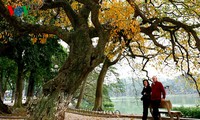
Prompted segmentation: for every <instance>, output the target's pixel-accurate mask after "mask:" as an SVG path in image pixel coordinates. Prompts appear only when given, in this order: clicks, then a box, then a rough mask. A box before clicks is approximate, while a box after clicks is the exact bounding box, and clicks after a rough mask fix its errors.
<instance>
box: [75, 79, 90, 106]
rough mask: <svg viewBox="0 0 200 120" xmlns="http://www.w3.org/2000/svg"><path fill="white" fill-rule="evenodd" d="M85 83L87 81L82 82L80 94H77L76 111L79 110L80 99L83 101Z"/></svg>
mask: <svg viewBox="0 0 200 120" xmlns="http://www.w3.org/2000/svg"><path fill="white" fill-rule="evenodd" d="M86 81H87V80H84V81H83V84H82V86H81V90H80V94H79V96H78V102H77V104H76V108H77V109H79V108H80V105H81V102H82V99H83V95H84V90H85V85H86Z"/></svg>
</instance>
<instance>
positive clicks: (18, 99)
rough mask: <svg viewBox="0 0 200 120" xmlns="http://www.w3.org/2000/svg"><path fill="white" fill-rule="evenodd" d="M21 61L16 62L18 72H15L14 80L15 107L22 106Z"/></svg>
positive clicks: (22, 67) (22, 66)
mask: <svg viewBox="0 0 200 120" xmlns="http://www.w3.org/2000/svg"><path fill="white" fill-rule="evenodd" d="M23 69H24V65H23V63H20V62H18V73H17V81H16V91H15V103H14V107H15V108H20V107H22V92H23V83H24V81H23Z"/></svg>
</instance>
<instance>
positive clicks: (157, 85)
mask: <svg viewBox="0 0 200 120" xmlns="http://www.w3.org/2000/svg"><path fill="white" fill-rule="evenodd" d="M152 79H153V83H152V84H151V106H152V108H153V118H154V120H159V110H158V108H159V106H160V103H161V100H164V99H165V97H166V92H165V89H164V87H163V85H162V83H161V82H159V81H158V80H157V77H156V76H153V77H152ZM161 95H162V96H161Z"/></svg>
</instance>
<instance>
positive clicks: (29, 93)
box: [25, 70, 35, 105]
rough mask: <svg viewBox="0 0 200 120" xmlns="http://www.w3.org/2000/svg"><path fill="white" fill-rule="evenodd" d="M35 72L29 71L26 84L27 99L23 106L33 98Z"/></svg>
mask: <svg viewBox="0 0 200 120" xmlns="http://www.w3.org/2000/svg"><path fill="white" fill-rule="evenodd" d="M34 76H35V70H31V73H30V76H29V83H28V91H27V99H26V103H25V105H27V104H28V103H29V102H30V100H31V99H32V97H33V94H34V85H35V77H34Z"/></svg>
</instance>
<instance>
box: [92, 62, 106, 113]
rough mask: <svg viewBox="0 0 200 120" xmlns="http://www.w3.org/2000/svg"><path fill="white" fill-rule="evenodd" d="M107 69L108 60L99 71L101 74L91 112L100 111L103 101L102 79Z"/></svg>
mask: <svg viewBox="0 0 200 120" xmlns="http://www.w3.org/2000/svg"><path fill="white" fill-rule="evenodd" d="M108 67H109V60H108V59H106V60H105V62H104V64H103V67H102V69H101V72H100V74H99V77H98V80H97V87H96V97H95V103H94V108H93V110H95V111H102V110H103V109H102V100H103V97H102V96H103V82H104V78H105V76H106V73H107V71H108Z"/></svg>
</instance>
